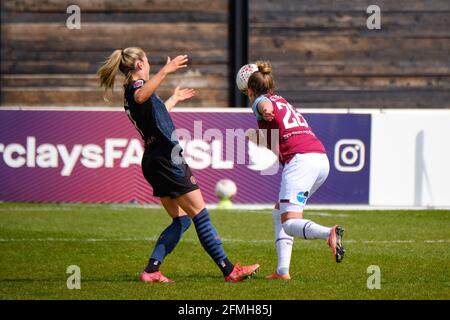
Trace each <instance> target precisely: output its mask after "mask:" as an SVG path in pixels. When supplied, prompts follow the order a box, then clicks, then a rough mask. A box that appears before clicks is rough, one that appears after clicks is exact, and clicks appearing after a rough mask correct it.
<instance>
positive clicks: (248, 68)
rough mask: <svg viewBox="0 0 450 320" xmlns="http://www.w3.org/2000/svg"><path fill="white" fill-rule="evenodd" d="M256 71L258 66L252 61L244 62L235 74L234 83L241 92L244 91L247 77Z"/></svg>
mask: <svg viewBox="0 0 450 320" xmlns="http://www.w3.org/2000/svg"><path fill="white" fill-rule="evenodd" d="M256 71H258V66H257V65H256V64H253V63H250V64H246V65H244V66H242V68H240V69H239V71H238V73H237V75H236V84H237V87H238V88H239V90H240V91H241V92H242V93H246V91H247V84H248V79H249V78H250V76H251V75H252V74H253V73H254V72H256Z"/></svg>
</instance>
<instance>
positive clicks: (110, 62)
mask: <svg viewBox="0 0 450 320" xmlns="http://www.w3.org/2000/svg"><path fill="white" fill-rule="evenodd" d="M144 56H145V52H144V50H142V49H141V48H138V47H129V48H126V49H123V50H122V49H117V50H114V52H113V53H112V54H111V55H110V56H109V58H108V59H106V61H105V62H103V64H102V66H101V67H100V68H99V69H98V71H97V75H98V77H99V78H100V86H102V87H104V88H105V93H104V96H103V98H104V99H105V100H106V101H107V99H106V93H107V91H108V90H109V89H111V90H113V88H114V81H115V79H116V75H117V72H118V71H119V70H120V71H121V72H122V73H123V74H124V75H125V83H124V85H125V86H126V85H127V84H128V83H129V82H130V81H131V78H132V75H133V71H134V70H135V62H136V60H142V59H144Z"/></svg>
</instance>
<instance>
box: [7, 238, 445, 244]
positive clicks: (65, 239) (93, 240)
mask: <svg viewBox="0 0 450 320" xmlns="http://www.w3.org/2000/svg"><path fill="white" fill-rule="evenodd" d="M157 239H158V237H144V238H86V239H77V238H0V243H8V242H113V241H119V242H128V241H156V240H157ZM182 241H183V242H188V243H196V242H198V240H196V239H195V240H194V239H183V240H182ZM222 241H223V242H238V243H249V244H250V243H256V244H259V243H274V242H275V240H266V239H259V240H251V239H250V240H244V239H227V238H222ZM312 242H313V241H303V242H302V243H312ZM344 242H345V243H362V244H405V243H428V244H433V243H450V239H437V240H356V239H350V240H345V241H344Z"/></svg>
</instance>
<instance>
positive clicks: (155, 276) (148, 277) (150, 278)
mask: <svg viewBox="0 0 450 320" xmlns="http://www.w3.org/2000/svg"><path fill="white" fill-rule="evenodd" d="M140 280H141V281H142V282H173V280H170V279H169V278H167V277H165V276H164V275H163V274H162V273H161V272H159V271H156V272H152V273H147V272H145V271H144V272H142V273H141V277H140Z"/></svg>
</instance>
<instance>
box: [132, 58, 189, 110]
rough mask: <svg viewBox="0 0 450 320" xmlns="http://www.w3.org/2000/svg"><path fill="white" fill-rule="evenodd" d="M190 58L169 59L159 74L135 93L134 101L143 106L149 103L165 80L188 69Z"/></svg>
mask: <svg viewBox="0 0 450 320" xmlns="http://www.w3.org/2000/svg"><path fill="white" fill-rule="evenodd" d="M187 61H188V57H187V55H180V56H177V57H176V58H175V59H173V60H171V59H170V57H167V62H166V65H165V66H164V67H163V68H162V69H161V70H159V72H158V73H157V74H156V75H154V76H153V77H151V78H150V80H149V81H147V82H146V83H145V84H144V85H143V86H142V87H141V88H140V89H138V90H136V91H135V92H134V101H136V103H139V104H142V103H144V102H145V101H147V100H148V99H149V98H150V96H151V95H152V94H153V93H154V92H155V91H156V89H157V88H158V87H159V85H160V84H161V82H162V81H163V80H164V78H165V77H166V76H167V75H168V74H170V73H173V72H176V71H177V70H179V69H182V68H186V67H187Z"/></svg>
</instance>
